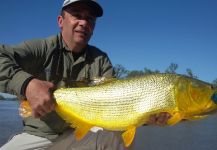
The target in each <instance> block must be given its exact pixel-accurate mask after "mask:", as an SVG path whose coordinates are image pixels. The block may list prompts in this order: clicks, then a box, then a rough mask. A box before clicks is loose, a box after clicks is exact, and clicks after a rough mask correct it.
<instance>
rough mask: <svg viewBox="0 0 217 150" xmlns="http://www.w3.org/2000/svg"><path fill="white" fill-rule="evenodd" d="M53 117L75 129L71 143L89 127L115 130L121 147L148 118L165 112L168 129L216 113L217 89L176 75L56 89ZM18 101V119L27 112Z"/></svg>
mask: <svg viewBox="0 0 217 150" xmlns="http://www.w3.org/2000/svg"><path fill="white" fill-rule="evenodd" d="M54 97H55V99H56V102H57V106H56V108H55V110H56V112H57V113H58V114H59V115H60V116H61V117H62V118H63V119H64V120H65V121H66V122H68V123H70V124H71V127H73V128H75V129H76V130H75V137H76V138H77V139H81V138H83V136H84V135H85V134H86V133H87V132H88V131H89V130H90V128H91V127H93V126H99V127H102V128H105V129H107V130H119V131H120V130H121V131H125V132H124V133H123V141H124V143H125V146H129V145H130V144H131V142H132V141H133V139H134V135H135V131H136V127H138V126H141V125H143V124H146V122H147V121H148V119H149V116H150V115H152V114H156V113H160V112H168V113H170V114H171V116H172V117H171V119H169V120H168V122H167V123H168V125H174V124H176V123H178V122H179V121H181V120H182V119H187V120H193V119H198V118H202V117H204V116H205V115H207V114H209V113H210V112H213V111H215V110H217V90H216V89H214V88H213V87H212V86H211V84H208V83H205V82H203V81H200V80H197V79H193V78H189V77H186V76H183V75H177V74H151V75H145V76H143V77H136V78H131V79H124V80H111V81H106V82H105V83H101V84H100V85H96V86H91V87H81V88H61V89H58V90H56V91H55V92H54ZM28 107H29V106H28V102H27V101H23V103H22V105H21V108H22V109H21V110H26V112H22V115H23V116H26V115H25V113H28V112H31V110H30V111H28Z"/></svg>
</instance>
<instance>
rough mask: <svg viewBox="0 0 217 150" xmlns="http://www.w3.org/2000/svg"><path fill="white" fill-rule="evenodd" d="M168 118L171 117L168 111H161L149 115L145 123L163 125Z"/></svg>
mask: <svg viewBox="0 0 217 150" xmlns="http://www.w3.org/2000/svg"><path fill="white" fill-rule="evenodd" d="M170 118H171V115H170V114H169V113H167V112H161V113H159V114H154V115H151V116H150V118H149V121H148V122H147V124H148V125H159V126H165V125H167V121H168V120H169V119H170Z"/></svg>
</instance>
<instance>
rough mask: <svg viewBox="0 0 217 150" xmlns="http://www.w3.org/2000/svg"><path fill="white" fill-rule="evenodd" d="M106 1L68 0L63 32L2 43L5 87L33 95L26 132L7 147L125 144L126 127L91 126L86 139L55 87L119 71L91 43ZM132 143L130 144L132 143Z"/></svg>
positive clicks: (0, 70) (102, 149)
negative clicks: (58, 104)
mask: <svg viewBox="0 0 217 150" xmlns="http://www.w3.org/2000/svg"><path fill="white" fill-rule="evenodd" d="M102 15H103V10H102V8H101V6H100V5H99V4H98V3H97V2H96V1H93V0H65V1H64V3H63V6H62V11H61V15H59V16H58V25H59V27H60V29H61V33H60V34H58V35H56V36H52V37H49V38H46V39H40V40H32V41H26V42H23V43H22V44H20V45H17V46H5V45H2V46H0V64H1V66H0V91H1V92H10V93H13V94H16V95H18V97H19V98H20V99H26V100H28V102H29V104H30V106H31V108H32V117H28V118H24V120H23V124H24V132H23V133H21V134H18V135H16V136H14V137H13V138H12V139H11V140H10V141H9V142H8V143H7V144H5V145H4V146H3V147H2V148H1V149H6V150H12V149H19V150H23V149H48V148H50V149H74V150H75V149H76V150H85V149H88V150H124V149H127V148H125V147H124V146H123V142H122V140H121V132H111V131H98V132H97V133H93V132H89V133H88V135H87V136H85V138H84V139H82V140H81V141H76V140H75V139H74V137H73V134H72V133H73V129H71V128H70V127H69V126H68V124H66V123H65V122H64V121H63V120H62V119H61V118H60V117H59V116H58V115H57V114H56V112H55V111H54V108H55V99H54V97H53V94H52V92H53V91H54V90H55V89H56V88H58V87H75V86H76V83H77V82H76V81H84V80H91V79H93V78H94V77H102V76H104V77H113V76H114V70H113V67H112V64H111V62H110V60H109V58H108V56H107V55H106V53H104V52H102V51H101V50H99V49H98V48H96V47H94V46H90V45H88V41H89V40H90V38H91V36H92V34H93V30H94V27H95V23H96V19H97V17H101V16H102ZM161 116H163V117H156V116H153V117H151V119H150V123H154V124H155V123H156V122H160V123H161V124H164V123H165V120H167V119H168V116H167V115H165V114H163V115H161ZM129 149H130V148H129Z"/></svg>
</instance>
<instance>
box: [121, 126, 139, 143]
mask: <svg viewBox="0 0 217 150" xmlns="http://www.w3.org/2000/svg"><path fill="white" fill-rule="evenodd" d="M135 133H136V127H135V126H132V127H130V128H129V129H128V130H127V131H125V132H124V133H122V138H123V141H124V145H125V146H126V147H129V146H130V144H131V143H132V142H133V139H134V137H135Z"/></svg>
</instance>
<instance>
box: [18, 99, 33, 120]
mask: <svg viewBox="0 0 217 150" xmlns="http://www.w3.org/2000/svg"><path fill="white" fill-rule="evenodd" d="M19 114H20V116H21V117H23V118H26V117H29V116H31V115H32V108H31V107H30V105H29V102H28V101H26V100H22V101H21V103H20V107H19Z"/></svg>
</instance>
